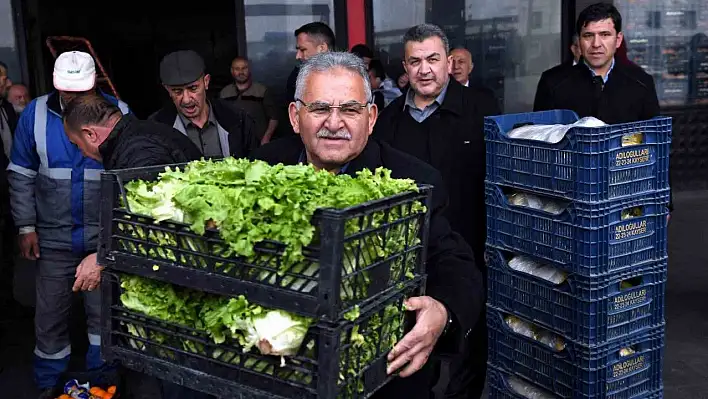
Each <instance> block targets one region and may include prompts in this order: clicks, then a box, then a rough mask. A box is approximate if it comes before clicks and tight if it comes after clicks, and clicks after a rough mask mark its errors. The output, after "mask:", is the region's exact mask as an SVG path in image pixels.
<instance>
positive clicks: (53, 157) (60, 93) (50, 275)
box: [8, 51, 129, 397]
mask: <svg viewBox="0 0 708 399" xmlns="http://www.w3.org/2000/svg"><path fill="white" fill-rule="evenodd" d="M95 82H96V69H95V66H94V61H93V59H92V58H91V56H90V55H89V54H86V53H83V52H78V51H72V52H66V53H63V54H61V55H60V56H59V57H58V58H57V60H56V62H55V64H54V87H55V88H56V90H57V91H56V92H53V93H50V94H48V95H44V96H41V97H39V98H37V99H35V100H33V101H32V102H31V103H30V104H29V105H28V106H27V108H26V109H25V110H24V112H23V113H22V116H21V117H20V121H19V124H18V126H17V130H16V131H15V137H14V140H13V143H12V153H11V154H10V165H9V166H8V180H9V183H10V200H11V207H12V215H13V218H14V219H15V224H16V225H17V226H18V227H19V233H20V236H19V246H20V251H21V253H22V256H23V257H25V258H27V259H30V260H36V261H37V279H36V285H37V287H36V290H37V309H36V314H35V335H36V340H37V342H36V346H35V349H34V355H35V358H34V378H35V383H36V384H37V385H38V387H39V388H40V389H42V390H43V395H47V396H46V397H53V396H52V388H54V386H55V385H56V384H57V382H58V378H59V376H60V374H61V373H62V372H64V371H66V369H67V367H68V366H69V358H70V355H71V343H70V340H69V312H70V308H71V303H72V287H73V291H74V292H77V291H83V298H84V306H85V308H86V314H87V319H88V320H87V325H88V341H89V349H88V353H87V355H86V368H87V369H94V368H98V367H100V366H101V365H102V364H103V362H102V360H101V357H100V344H101V336H100V317H101V315H100V299H101V298H100V293H99V292H98V291H97V290H96V288H97V287H98V280H99V276H100V270H99V268H97V267H90V266H86V265H83V266H82V265H79V264H80V263H82V262H81V260H82V259H83V258H84V257H85V256H86V255H87V254H88V253H90V252H92V251H95V250H96V244H97V240H98V208H97V207H96V204H98V202H99V200H100V182H99V178H100V172H101V169H102V166H101V164H100V163H98V162H96V161H94V160H92V159H90V158H86V157H83V156H82V155H81V152H80V151H79V150H78V149H77V148H76V147H75V146H73V145H72V144H71V143H70V142H69V139H68V138H67V137H66V135H65V134H64V128H63V125H62V122H61V116H62V114H63V112H64V110H65V108H66V105H67V103H68V102H69V101H71V100H72V99H74V98H77V97H81V96H85V95H89V94H96V93H97V90H96V89H95ZM100 95H102V96H103V97H105V98H106V99H107V101H110V102H111V103H113V104H116V106H117V107H118V108H119V109H120V110H121V112H123V113H128V112H129V109H128V106H127V105H126V104H125V103H123V102H122V101H119V100H117V99H116V98H114V97H111V96H108V95H106V94H103V93H100Z"/></svg>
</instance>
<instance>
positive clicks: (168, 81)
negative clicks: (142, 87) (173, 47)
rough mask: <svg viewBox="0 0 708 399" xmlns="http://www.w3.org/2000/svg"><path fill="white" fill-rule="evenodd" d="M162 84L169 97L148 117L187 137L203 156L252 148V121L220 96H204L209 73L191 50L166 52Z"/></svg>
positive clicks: (244, 152) (239, 153)
mask: <svg viewBox="0 0 708 399" xmlns="http://www.w3.org/2000/svg"><path fill="white" fill-rule="evenodd" d="M160 79H161V80H162V85H163V86H164V88H165V90H167V93H168V94H169V96H170V98H171V99H172V104H170V105H168V106H165V107H164V108H162V109H160V110H159V111H157V112H156V113H154V114H153V115H151V116H150V119H151V120H154V121H156V122H160V123H164V124H166V125H170V126H172V127H174V128H175V129H177V130H178V131H180V132H181V133H182V134H184V135H186V136H187V137H189V138H190V139H191V140H192V142H193V143H194V144H195V145H196V146H197V148H199V150H200V151H201V152H202V155H204V157H205V158H223V157H228V156H232V157H234V158H243V157H246V156H247V155H248V153H249V152H250V151H251V150H252V149H253V148H255V147H257V143H256V132H255V122H254V121H253V118H251V117H250V116H249V115H248V114H247V113H246V111H244V110H241V109H238V108H237V107H235V106H234V105H232V104H229V103H228V102H226V101H224V100H221V99H212V100H208V99H207V90H208V89H209V82H210V81H211V76H210V75H209V74H208V73H206V67H205V65H204V60H203V59H202V57H201V56H200V55H199V54H197V53H196V52H194V51H192V50H183V51H176V52H174V53H170V54H167V55H166V56H165V58H163V59H162V62H161V63H160Z"/></svg>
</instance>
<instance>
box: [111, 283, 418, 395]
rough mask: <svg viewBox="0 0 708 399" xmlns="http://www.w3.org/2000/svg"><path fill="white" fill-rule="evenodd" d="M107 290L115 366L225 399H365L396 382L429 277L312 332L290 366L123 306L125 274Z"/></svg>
mask: <svg viewBox="0 0 708 399" xmlns="http://www.w3.org/2000/svg"><path fill="white" fill-rule="evenodd" d="M101 285H102V286H101V289H102V298H103V307H102V317H101V321H102V332H101V344H102V346H101V350H102V353H103V356H104V358H105V359H107V360H117V361H120V362H121V363H122V364H123V365H124V366H125V367H128V368H130V369H134V370H136V371H139V372H143V373H146V374H149V375H152V376H153V377H156V378H160V379H163V380H168V381H171V382H174V383H177V384H180V385H184V386H187V387H189V388H191V389H194V390H197V391H200V392H204V393H208V394H212V395H217V396H219V397H224V398H227V397H228V398H236V397H244V398H254V399H261V398H293V399H301V398H302V399H304V398H335V397H336V398H365V397H368V396H370V395H371V394H372V393H373V392H375V391H376V390H377V389H379V388H381V387H382V386H383V385H385V384H386V383H387V382H388V381H389V380H390V378H391V377H390V376H388V375H387V374H386V366H387V359H386V356H387V354H388V352H389V351H390V349H391V348H392V345H393V343H394V342H395V341H398V340H400V339H401V338H402V337H403V335H404V333H405V332H407V331H409V330H410V328H411V327H412V325H413V323H414V314H413V313H412V312H407V311H405V310H404V307H403V301H404V299H405V298H408V297H411V296H419V295H424V285H425V278H424V277H419V278H416V279H414V280H413V281H410V282H408V283H407V284H406V285H405V286H404V287H400V289H399V291H398V292H397V293H395V294H392V295H389V296H386V297H383V298H380V299H379V300H378V301H376V302H375V303H372V304H369V306H368V307H366V308H362V309H360V315H359V317H357V318H356V319H355V320H353V321H344V322H340V323H339V324H337V325H335V326H332V324H330V323H324V322H322V323H319V324H317V325H314V326H311V327H310V328H309V330H308V332H307V335H306V337H305V339H304V341H303V343H302V345H301V346H300V349H299V351H298V352H297V354H296V355H295V356H292V357H285V358H284V362H283V361H281V358H280V357H277V356H265V355H261V354H260V353H259V352H258V350H257V349H255V348H254V349H252V350H251V351H249V352H243V350H242V347H240V346H239V344H238V342H235V341H234V340H231V339H228V338H227V340H226V342H224V343H222V344H216V343H214V341H213V340H212V339H211V338H210V336H209V335H208V333H207V332H206V331H204V330H196V329H191V328H188V327H185V326H181V325H178V324H174V323H170V322H165V321H163V320H159V319H156V318H153V317H148V316H145V315H143V314H141V313H138V312H135V311H131V310H128V309H127V308H125V307H123V306H122V303H121V302H120V294H121V288H120V276H119V275H113V274H111V273H104V278H103V279H102V282H101ZM355 333H356V334H355ZM357 337H358V338H357Z"/></svg>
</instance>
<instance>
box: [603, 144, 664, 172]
mask: <svg viewBox="0 0 708 399" xmlns="http://www.w3.org/2000/svg"><path fill="white" fill-rule="evenodd" d="M611 157H612V159H610V169H622V168H631V167H635V166H642V165H646V164H650V163H651V162H653V161H654V149H653V148H652V147H649V146H643V147H636V146H635V147H631V148H623V149H621V150H618V151H615V152H613V153H611Z"/></svg>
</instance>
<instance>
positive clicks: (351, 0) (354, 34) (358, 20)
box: [347, 0, 366, 49]
mask: <svg viewBox="0 0 708 399" xmlns="http://www.w3.org/2000/svg"><path fill="white" fill-rule="evenodd" d="M364 10H365V9H364V0H347V34H348V35H349V43H348V45H349V46H348V48H349V49H351V48H352V47H353V46H354V45H357V44H360V43H364V44H366V13H365V11H364Z"/></svg>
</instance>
